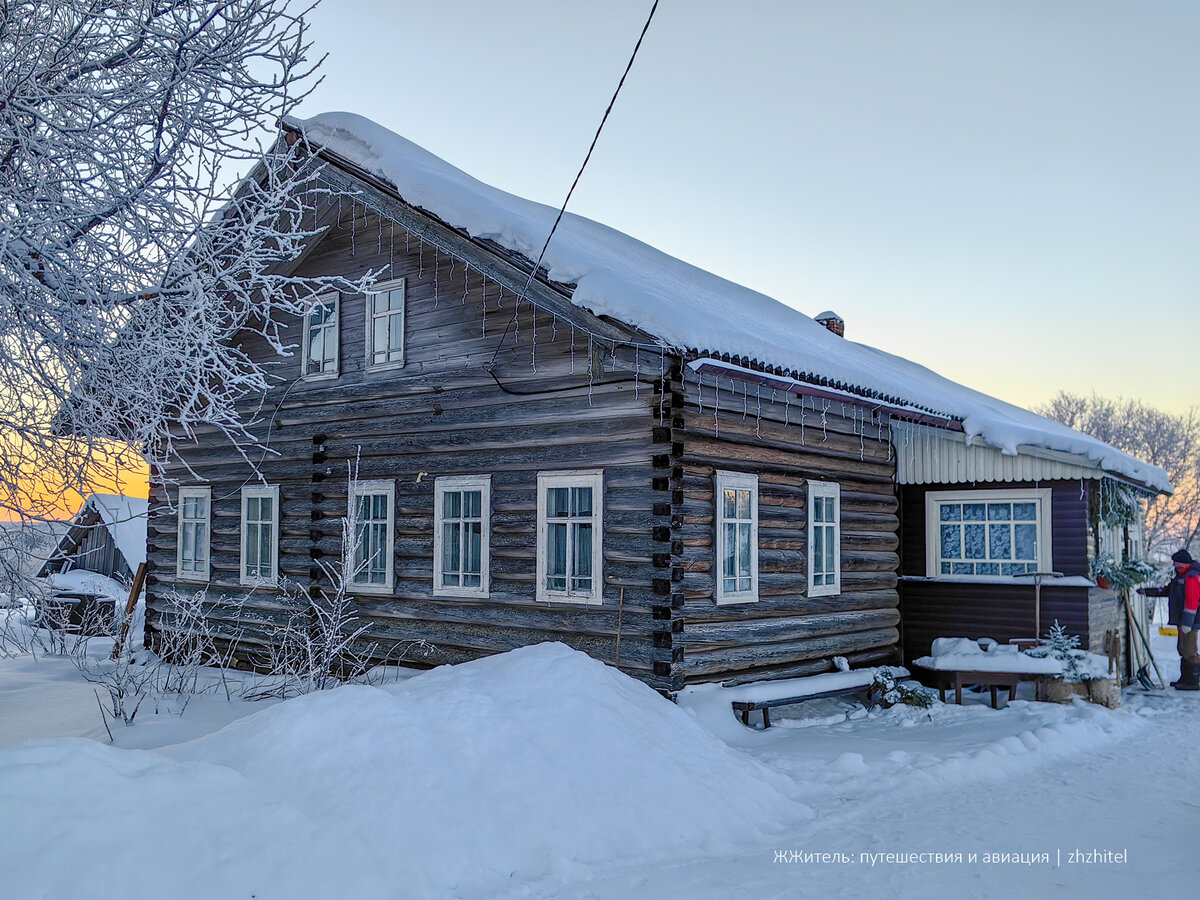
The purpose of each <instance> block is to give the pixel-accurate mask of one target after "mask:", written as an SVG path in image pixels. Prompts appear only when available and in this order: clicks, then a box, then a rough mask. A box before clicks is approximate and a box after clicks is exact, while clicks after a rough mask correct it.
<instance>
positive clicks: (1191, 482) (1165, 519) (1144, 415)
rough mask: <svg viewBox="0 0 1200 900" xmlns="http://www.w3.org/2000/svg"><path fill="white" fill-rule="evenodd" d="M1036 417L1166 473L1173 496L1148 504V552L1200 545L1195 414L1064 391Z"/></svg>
mask: <svg viewBox="0 0 1200 900" xmlns="http://www.w3.org/2000/svg"><path fill="white" fill-rule="evenodd" d="M1037 411H1038V412H1039V413H1041V414H1042V415H1044V416H1046V417H1048V418H1051V419H1054V420H1055V421H1058V422H1062V423H1063V424H1064V425H1067V426H1070V427H1071V428H1074V429H1076V430H1078V431H1082V432H1085V433H1087V434H1090V435H1092V436H1094V437H1097V438H1099V439H1100V440H1102V441H1104V442H1105V443H1108V444H1111V445H1112V446H1114V447H1116V448H1117V449H1118V450H1124V451H1125V452H1126V453H1129V454H1131V455H1133V456H1136V457H1137V458H1138V459H1141V460H1144V461H1145V462H1148V463H1153V464H1154V465H1156V466H1159V467H1160V468H1162V469H1163V470H1165V471H1166V473H1167V476H1168V477H1169V478H1170V479H1171V484H1172V485H1174V487H1175V494H1174V496H1171V497H1159V498H1157V499H1156V500H1153V501H1151V503H1150V506H1149V509H1148V510H1147V513H1146V533H1145V544H1146V550H1147V551H1148V552H1153V551H1160V552H1162V551H1165V552H1166V553H1168V554H1169V553H1170V552H1171V551H1172V550H1176V549H1178V548H1179V547H1184V546H1193V545H1194V544H1196V543H1197V541H1198V540H1200V413H1198V412H1197V410H1196V408H1194V407H1193V408H1192V409H1189V410H1187V411H1186V412H1183V413H1168V412H1163V411H1162V410H1160V409H1155V408H1154V407H1152V406H1148V405H1147V404H1145V403H1143V402H1141V401H1140V400H1126V399H1122V398H1118V399H1116V400H1110V399H1108V398H1105V397H1099V396H1097V395H1096V394H1092V395H1091V396H1089V397H1085V396H1081V395H1079V394H1069V393H1067V392H1065V391H1063V392H1060V393H1059V394H1058V395H1057V396H1056V397H1054V399H1052V400H1051V401H1050V402H1049V403H1048V404H1046V405H1045V406H1044V407H1042V408H1041V409H1039V410H1037Z"/></svg>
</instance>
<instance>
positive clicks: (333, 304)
mask: <svg viewBox="0 0 1200 900" xmlns="http://www.w3.org/2000/svg"><path fill="white" fill-rule="evenodd" d="M339 305H340V304H339V301H338V295H337V294H325V295H323V296H321V297H318V298H317V299H316V302H315V304H314V305H313V308H312V309H311V310H310V311H309V313H308V315H306V316H305V317H304V375H305V377H306V378H333V377H336V376H337V373H338V318H339V317H338V307H339Z"/></svg>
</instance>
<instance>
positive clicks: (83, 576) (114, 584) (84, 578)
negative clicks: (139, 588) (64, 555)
mask: <svg viewBox="0 0 1200 900" xmlns="http://www.w3.org/2000/svg"><path fill="white" fill-rule="evenodd" d="M47 581H48V583H49V584H50V587H52V588H53V589H54V590H55V591H57V592H59V593H63V594H93V595H95V596H97V597H112V598H114V599H118V600H124V599H125V598H126V597H128V596H129V588H127V587H126V586H125V585H123V584H121V582H119V581H117V580H116V579H115V578H109V577H108V576H107V575H101V574H100V573H99V572H90V571H88V570H87V569H72V570H71V571H69V572H52V573H51V574H50V575H49V577H48V578H47Z"/></svg>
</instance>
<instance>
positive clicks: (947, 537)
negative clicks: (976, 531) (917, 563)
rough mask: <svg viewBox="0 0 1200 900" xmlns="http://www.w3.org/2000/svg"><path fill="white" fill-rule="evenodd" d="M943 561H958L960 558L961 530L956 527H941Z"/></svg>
mask: <svg viewBox="0 0 1200 900" xmlns="http://www.w3.org/2000/svg"><path fill="white" fill-rule="evenodd" d="M941 555H942V558H943V559H958V558H959V557H961V556H962V529H961V528H960V527H959V526H958V525H943V526H942V551H941Z"/></svg>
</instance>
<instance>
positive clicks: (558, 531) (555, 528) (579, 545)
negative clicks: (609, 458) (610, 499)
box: [537, 471, 604, 604]
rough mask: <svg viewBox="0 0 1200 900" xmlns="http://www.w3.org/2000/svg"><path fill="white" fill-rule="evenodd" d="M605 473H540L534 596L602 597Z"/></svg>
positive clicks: (596, 599) (585, 599)
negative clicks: (535, 588) (535, 591)
mask: <svg viewBox="0 0 1200 900" xmlns="http://www.w3.org/2000/svg"><path fill="white" fill-rule="evenodd" d="M603 522H604V473H603V472H602V471H594V472H554V473H549V472H539V473H538V497H537V524H538V549H537V599H538V600H562V601H567V602H573V603H593V604H598V603H600V602H601V598H602V572H601V568H602V566H601V552H602V551H601V547H602V543H601V538H602V532H603Z"/></svg>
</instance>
